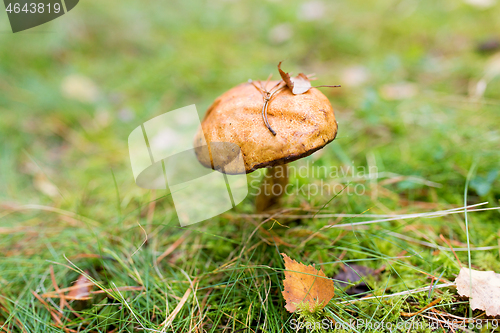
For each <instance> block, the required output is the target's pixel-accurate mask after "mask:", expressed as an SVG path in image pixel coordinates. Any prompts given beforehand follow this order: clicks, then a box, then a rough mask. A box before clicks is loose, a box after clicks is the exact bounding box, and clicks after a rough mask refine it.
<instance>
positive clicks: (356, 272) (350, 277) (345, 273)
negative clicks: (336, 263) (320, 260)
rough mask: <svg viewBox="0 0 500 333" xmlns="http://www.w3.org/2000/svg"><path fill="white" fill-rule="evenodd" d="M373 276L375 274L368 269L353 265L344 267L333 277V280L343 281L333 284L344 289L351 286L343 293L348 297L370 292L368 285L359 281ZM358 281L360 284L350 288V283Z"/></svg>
mask: <svg viewBox="0 0 500 333" xmlns="http://www.w3.org/2000/svg"><path fill="white" fill-rule="evenodd" d="M375 274H376V272H375V271H374V270H373V269H371V268H369V267H365V266H361V265H356V264H353V265H349V266H344V267H343V268H342V270H341V271H340V272H339V273H338V274H337V275H335V277H334V278H333V279H334V280H338V281H343V282H338V281H336V282H335V283H336V284H337V285H338V287H340V288H346V287H347V286H350V285H351V288H349V289H347V290H346V291H345V292H346V294H348V295H355V294H361V293H364V292H367V291H368V290H370V289H369V288H368V285H367V284H366V283H365V282H364V281H361V279H362V278H364V277H366V276H370V275H375ZM358 281H361V282H360V283H357V284H356V285H354V286H352V283H356V282H358ZM344 282H346V283H344ZM347 282H350V283H347Z"/></svg>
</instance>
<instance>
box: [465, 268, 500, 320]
mask: <svg viewBox="0 0 500 333" xmlns="http://www.w3.org/2000/svg"><path fill="white" fill-rule="evenodd" d="M470 271H471V272H472V274H470V273H469V269H468V268H465V267H462V269H461V270H460V274H458V276H457V278H456V279H455V284H456V285H457V291H458V294H459V295H460V296H466V297H469V301H470V306H471V308H472V309H473V310H475V309H479V310H484V311H486V314H487V315H488V316H499V315H500V274H498V273H495V272H493V271H476V270H474V269H472V270H470Z"/></svg>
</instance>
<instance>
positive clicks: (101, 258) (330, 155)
mask: <svg viewBox="0 0 500 333" xmlns="http://www.w3.org/2000/svg"><path fill="white" fill-rule="evenodd" d="M323 5H324V8H325V9H324V11H322V12H323V13H324V16H323V17H322V18H320V19H317V20H312V21H307V20H302V19H300V17H301V15H302V13H303V12H304V11H305V10H304V8H303V7H301V6H302V2H300V1H297V0H292V1H253V2H249V1H247V2H245V1H222V0H217V1H199V2H198V1H180V0H179V1H169V2H168V4H167V3H166V2H165V3H163V2H139V1H135V2H134V1H123V0H122V1H116V0H111V1H106V2H97V1H83V2H80V3H79V4H78V6H77V7H75V9H74V10H72V11H71V12H70V13H69V14H67V15H65V16H63V17H61V18H60V19H57V20H55V21H53V22H51V23H48V24H46V25H43V26H40V27H37V28H34V29H32V30H29V31H26V32H22V33H17V34H11V33H10V30H9V29H10V27H9V26H8V22H7V16H6V14H5V13H3V14H0V15H1V16H2V17H3V19H2V20H0V31H2V34H0V331H2V330H3V331H6V332H65V329H66V330H67V331H66V332H73V331H78V332H137V331H141V330H158V331H161V329H162V323H163V322H164V321H165V320H166V319H167V318H168V317H169V315H172V313H175V312H174V309H176V307H177V306H178V305H179V304H181V305H182V306H180V307H179V309H178V313H177V314H176V315H175V319H174V320H173V321H172V326H171V327H170V328H169V330H170V331H171V330H174V331H176V332H188V331H189V330H192V329H194V328H196V329H197V330H198V331H199V332H203V331H207V332H261V331H262V332H292V331H293V330H292V328H291V326H290V323H291V321H292V320H294V319H297V318H298V315H297V314H293V315H292V314H289V313H288V312H287V311H286V310H285V308H284V304H285V302H284V300H283V297H282V295H281V290H282V288H283V284H282V280H283V278H284V274H283V269H284V266H283V261H282V257H281V255H280V253H281V252H285V253H287V254H288V255H289V256H290V257H291V258H293V259H296V260H298V261H301V262H303V263H316V264H317V265H319V266H318V267H321V268H322V269H323V270H324V272H325V273H326V275H327V276H329V277H334V276H335V274H336V273H338V272H339V271H340V270H341V269H342V266H343V265H350V264H354V263H355V264H359V265H364V266H368V267H370V268H373V269H378V268H381V267H382V266H385V269H384V270H383V271H382V272H381V273H380V274H379V275H378V276H376V277H374V278H368V280H367V282H368V284H369V285H370V287H371V290H370V291H369V292H368V293H369V294H373V295H377V296H382V295H391V294H395V293H401V292H405V291H408V290H412V289H417V288H423V287H425V288H427V289H426V291H423V292H420V293H417V294H412V295H408V294H403V295H399V296H394V297H386V298H380V299H375V298H371V299H367V300H357V299H358V298H359V296H351V295H347V294H346V293H345V292H344V291H342V290H341V289H336V296H335V297H334V298H333V299H332V301H331V302H330V303H329V304H328V306H327V307H326V308H325V312H324V316H325V317H329V318H332V319H334V320H335V321H337V322H339V323H342V322H344V323H348V322H349V321H350V320H356V319H363V320H366V321H371V322H372V323H375V322H377V321H386V322H391V323H394V324H396V323H398V322H402V321H404V320H406V321H410V322H414V323H415V322H418V323H423V324H424V326H423V327H421V329H420V331H422V332H425V331H429V330H430V328H429V327H428V326H427V323H428V319H426V318H425V317H423V316H420V315H417V316H414V317H404V316H401V312H417V311H418V310H419V309H422V308H423V307H425V306H426V305H428V304H430V303H431V302H432V301H433V300H435V299H437V298H438V297H440V298H441V302H440V303H439V304H437V305H435V307H434V308H435V309H436V310H438V311H442V312H446V313H450V314H453V315H456V316H459V317H467V318H468V317H469V316H478V315H481V314H482V312H481V311H477V310H476V311H474V312H473V313H470V311H469V304H468V302H467V301H466V300H465V299H459V298H457V297H456V290H455V288H453V287H448V288H436V289H433V291H432V293H430V292H429V290H430V289H431V288H430V286H431V285H432V284H434V283H436V281H435V280H434V279H432V278H431V277H435V278H440V277H441V278H442V279H444V280H448V281H454V279H455V277H456V275H457V274H458V271H459V268H460V266H459V263H458V262H457V260H456V258H455V256H454V254H453V253H452V252H451V251H448V250H447V249H448V246H447V245H446V243H444V242H443V241H442V240H441V238H440V237H439V235H440V234H442V235H443V236H444V237H445V238H446V239H447V240H449V241H450V242H451V243H452V245H453V246H454V247H460V248H467V247H468V244H467V234H466V229H465V216H464V214H463V213H461V214H449V215H446V216H440V217H435V218H422V217H419V218H413V219H397V220H392V221H384V222H379V223H373V224H368V225H360V226H354V227H350V226H346V227H342V228H323V227H325V226H326V225H329V224H334V223H335V224H349V223H356V222H362V221H368V220H374V219H376V218H373V217H368V215H369V214H410V213H423V212H432V211H440V210H446V209H451V208H456V207H461V206H463V205H464V200H465V202H467V203H468V204H476V203H482V202H486V201H487V202H488V204H487V205H484V206H482V207H484V208H486V207H496V206H499V199H500V190H499V188H500V187H499V185H500V182H499V178H498V176H497V172H498V170H499V169H500V165H499V157H500V154H499V149H498V148H499V143H500V132H499V125H500V113H499V112H498V111H499V108H500V76H499V75H497V76H493V77H492V78H491V80H490V81H489V82H488V85H487V87H486V90H485V91H484V95H483V96H479V97H473V96H472V95H473V91H474V89H475V86H476V84H477V82H478V81H479V80H481V79H482V78H483V77H484V76H485V75H490V74H491V73H493V71H494V70H493V69H492V66H491V65H490V64H491V62H492V61H495V60H494V59H495V58H494V54H493V53H479V52H477V51H476V46H477V44H478V43H479V42H482V41H484V40H487V39H488V38H491V37H495V36H496V38H498V37H499V36H498V33H497V32H498V31H500V20H498V17H499V15H500V6H499V5H498V4H497V5H496V6H494V7H492V8H489V9H478V8H475V7H472V6H470V5H467V4H465V3H462V2H459V1H451V0H447V1H441V2H433V1H427V0H425V1H413V0H404V1H388V0H387V1H386V0H383V1H377V2H367V1H361V0H355V1H335V2H330V1H324V2H323ZM280 24H285V30H286V29H289V30H291V32H292V35H291V37H290V38H289V39H288V40H285V41H283V42H281V43H276V42H273V41H272V38H270V34H271V32H272V31H273V28H275V27H276V26H277V25H280ZM497 52H498V50H497ZM279 61H284V62H283V68H284V69H285V70H286V71H292V72H294V73H298V72H305V73H312V72H314V73H316V77H317V78H318V81H316V82H318V84H341V85H342V86H343V87H342V88H339V89H327V88H324V89H323V92H324V93H325V94H326V95H327V96H328V97H329V98H330V101H331V102H332V105H333V107H334V109H335V111H336V117H337V120H338V122H339V135H338V137H337V139H336V140H335V141H334V142H332V143H331V144H329V145H328V146H326V147H325V148H324V149H323V150H321V151H320V152H318V153H316V154H314V155H312V156H310V157H307V158H305V159H302V160H300V161H297V162H294V163H293V166H295V167H296V168H299V167H301V166H302V167H304V168H306V167H308V168H310V170H311V168H318V167H321V166H324V167H328V168H330V167H336V168H343V170H346V168H348V167H349V166H351V167H352V166H354V167H359V168H369V167H370V166H376V167H377V169H378V171H379V172H380V173H383V174H382V175H384V177H382V178H380V179H377V180H374V181H365V180H359V179H354V180H349V179H346V177H330V176H328V175H326V174H319V175H314V177H312V176H311V177H304V176H303V175H300V174H298V175H295V176H294V177H292V179H291V182H292V184H295V185H297V186H298V187H300V186H301V185H308V184H321V181H323V183H324V184H325V183H327V184H336V185H337V187H335V188H336V189H341V188H343V187H344V186H346V185H348V184H349V186H348V187H347V188H346V189H345V190H344V192H342V193H340V195H338V196H336V197H335V198H334V199H333V200H332V197H334V196H335V193H333V192H332V193H330V192H324V193H320V194H317V195H311V196H307V195H302V194H300V193H298V194H296V195H291V196H288V197H286V198H285V200H284V202H283V208H296V209H297V210H295V211H293V212H292V213H293V214H296V215H302V217H297V218H287V217H284V216H279V217H275V219H276V220H277V221H278V222H279V223H275V221H273V220H268V221H266V219H265V218H263V217H261V216H254V215H252V214H253V213H254V208H253V197H252V196H249V197H248V198H247V199H246V200H245V201H244V202H243V203H241V204H240V205H238V206H237V207H236V208H235V209H233V210H231V211H229V212H226V213H224V214H222V215H221V216H218V217H216V218H213V219H210V220H207V221H204V222H202V223H198V224H194V225H191V226H188V227H186V228H181V227H180V226H179V221H178V219H177V215H176V213H175V210H174V207H173V202H172V198H171V197H170V196H169V193H168V192H167V191H159V190H158V191H148V190H144V189H141V188H139V187H137V186H136V185H135V183H134V179H133V176H132V171H131V168H130V162H129V156H128V147H127V137H128V134H129V133H130V132H131V131H132V130H133V129H134V128H135V127H137V126H138V125H139V124H141V123H143V122H144V121H146V120H148V119H151V118H153V117H154V116H156V115H159V114H162V113H164V112H167V111H170V110H174V109H176V108H180V107H183V106H186V105H190V104H196V106H197V109H198V112H199V113H200V115H202V114H203V113H204V111H205V110H206V109H207V108H208V106H209V105H210V104H211V102H212V101H213V100H214V99H215V98H216V97H217V96H218V95H220V94H221V93H223V92H224V91H226V90H228V89H229V88H231V87H232V86H234V85H236V84H238V83H240V82H244V81H246V80H248V79H249V78H252V79H254V80H258V79H265V78H267V76H268V75H269V73H273V74H274V77H275V78H276V77H277V75H278V72H277V69H276V65H277V64H278V62H279ZM496 61H497V62H496V64H497V65H496V66H498V61H499V60H496ZM359 67H361V68H362V71H364V73H366V74H367V79H366V80H365V81H364V82H359V83H358V84H354V82H353V81H352V75H349V74H348V72H347V71H346V70H348V69H351V68H359ZM488 73H490V74H488ZM70 75H81V76H83V77H85V78H88V79H90V80H91V81H92V82H93V83H94V84H95V86H96V87H97V97H96V98H95V99H92V100H90V101H78V100H76V99H74V98H69V97H67V95H65V94H64V93H63V89H62V86H63V85H64V82H67V81H65V79H66V78H67V77H68V76H70ZM401 82H410V83H412V84H413V86H412V87H414V88H415V89H416V93H415V94H409V95H408V97H406V98H403V99H400V100H393V99H390V98H389V99H388V98H387V87H388V85H392V84H399V85H401ZM313 163H314V164H313ZM474 166H475V167H474ZM339 170H340V169H339ZM470 170H472V173H471V176H470V178H471V179H470V184H469V190H468V192H467V193H465V194H466V198H464V188H465V184H466V179H467V175H468V173H469V171H470ZM260 174H261V173H258V174H256V175H260ZM400 176H402V177H400ZM410 176H413V178H411V177H410ZM254 179H256V178H254V175H250V176H249V180H254ZM349 181H350V183H349ZM356 185H359V186H360V187H358V188H363V189H364V191H363V193H358V194H352V193H351V195H349V192H348V191H349V190H351V191H353V190H354V188H355V186H356ZM330 200H331V201H330ZM325 204H326V205H325ZM322 207H324V208H323V209H322V210H321V212H319V213H318V214H317V215H316V216H314V217H313V215H314V214H315V213H316V212H317V209H319V208H322ZM325 214H353V215H354V216H355V217H343V218H342V217H325V216H324V215H325ZM499 217H500V216H499V212H498V211H495V210H490V211H483V212H469V213H468V214H467V222H468V228H469V229H468V230H469V241H470V247H471V248H476V247H491V249H489V250H479V251H471V252H470V254H471V258H470V259H471V262H470V263H471V265H472V267H473V268H476V269H481V270H494V271H496V272H500V260H499V255H500V252H499V249H498V246H499V239H500V234H499V232H498V230H499V227H498V226H499V223H500V218H499ZM263 221H266V222H265V223H263ZM271 227H272V229H271ZM269 229H271V230H269ZM146 235H147V237H146ZM401 235H402V236H404V237H402V236H401ZM408 237H410V238H411V239H413V240H412V241H409V240H408ZM180 238H182V241H181V242H178V244H177V247H175V249H174V250H173V251H172V252H171V253H170V254H169V255H168V256H166V257H165V258H163V259H162V260H161V261H160V262H159V263H157V258H158V257H159V256H160V255H161V254H162V253H163V252H164V251H165V250H167V249H168V248H169V247H170V246H172V244H174V243H175V242H176V241H177V240H178V239H180ZM415 240H416V241H415ZM423 242H427V245H423V244H424V243H423ZM429 243H430V244H429ZM441 247H444V248H441ZM457 255H458V257H459V259H460V261H461V263H462V264H463V265H464V266H467V265H468V264H469V260H468V253H467V251H460V252H457ZM51 267H52V269H53V271H54V276H55V278H54V280H55V281H56V282H57V284H58V286H59V288H66V287H70V286H71V285H72V282H73V281H75V280H76V279H77V278H78V276H79V275H80V273H81V272H85V274H88V276H89V277H90V278H91V279H93V281H94V283H95V286H94V288H93V291H97V290H99V288H102V289H104V290H106V291H107V292H105V293H97V294H93V295H92V298H91V300H87V301H73V302H71V303H70V305H71V307H72V309H68V308H67V307H66V308H65V309H64V310H63V311H62V313H60V315H59V317H60V319H54V317H53V315H52V314H57V313H58V311H59V310H58V308H59V305H60V304H59V299H48V298H43V297H42V299H43V300H44V301H45V302H46V305H44V304H43V302H41V301H40V300H39V299H37V298H36V297H35V296H34V294H33V292H34V293H36V294H37V295H42V294H44V293H47V292H51V291H53V290H54V286H53V283H52V279H51V274H50V272H51ZM439 283H442V282H439ZM125 286H133V287H136V288H134V290H128V291H127V290H121V291H119V292H117V291H116V288H117V287H125ZM191 287H193V288H194V290H195V292H191V293H190V294H189V295H188V296H186V297H187V298H186V299H185V300H183V299H182V298H183V296H184V295H186V292H187V291H188V290H189V289H190V288H191ZM354 299H356V300H357V301H356V302H353V303H352V304H351V303H347V302H345V301H348V300H354ZM184 301H185V302H184ZM51 312H52V314H51ZM423 315H426V316H432V312H429V311H427V312H425V313H423ZM59 317H58V318H59ZM438 318H439V317H438ZM480 318H482V319H485V317H484V316H482V317H480ZM58 320H60V323H58ZM169 330H166V331H169ZM195 331H196V330H195ZM358 331H359V332H364V331H368V332H369V331H372V329H366V330H365V328H359V329H358ZM405 331H407V330H405Z"/></svg>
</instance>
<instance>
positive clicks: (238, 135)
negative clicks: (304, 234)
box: [194, 81, 337, 174]
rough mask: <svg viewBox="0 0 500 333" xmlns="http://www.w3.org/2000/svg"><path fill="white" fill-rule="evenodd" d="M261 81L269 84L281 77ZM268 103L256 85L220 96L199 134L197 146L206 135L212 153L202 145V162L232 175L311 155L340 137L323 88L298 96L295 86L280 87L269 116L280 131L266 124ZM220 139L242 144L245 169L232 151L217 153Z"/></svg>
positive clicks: (211, 108) (200, 157) (196, 140)
mask: <svg viewBox="0 0 500 333" xmlns="http://www.w3.org/2000/svg"><path fill="white" fill-rule="evenodd" d="M260 83H261V84H264V85H266V86H267V87H264V88H268V87H273V86H275V85H276V84H277V83H278V81H271V82H268V83H267V84H266V83H263V82H260ZM285 88H286V87H285ZM263 104H264V101H263V97H262V94H261V92H260V91H259V90H258V89H257V88H256V86H255V85H253V84H252V83H242V84H240V85H238V86H236V87H234V88H232V89H230V90H229V91H227V92H226V93H224V94H222V95H221V96H220V97H218V98H217V99H216V100H215V102H214V103H213V104H212V105H211V106H210V108H209V109H208V111H207V112H206V114H205V117H204V119H203V121H202V123H201V128H200V129H199V130H198V132H197V134H196V136H195V145H194V146H195V147H198V146H201V145H202V142H203V135H205V139H206V142H207V145H208V148H209V149H208V153H209V154H210V156H207V153H204V152H207V150H206V149H204V150H202V149H199V150H197V157H198V160H199V161H200V162H201V163H202V164H203V165H204V166H205V167H208V168H214V169H218V170H221V169H222V167H224V171H223V172H225V173H227V174H238V173H250V172H252V171H254V170H256V169H259V168H264V167H272V166H277V165H282V164H286V163H289V162H291V161H294V160H297V159H300V158H302V157H305V156H308V155H311V154H312V153H314V152H315V151H317V150H319V149H321V148H323V147H324V146H325V145H326V144H328V143H329V142H331V141H333V139H335V136H336V135H337V122H336V121H335V116H334V113H333V108H332V106H331V104H330V102H329V101H328V98H326V96H325V95H323V93H321V92H320V91H319V90H318V89H315V88H311V89H309V90H308V91H307V92H305V93H302V94H298V95H294V94H292V91H291V90H290V89H281V90H280V91H279V92H277V93H276V94H274V96H273V97H272V99H271V100H270V102H269V104H268V108H267V116H268V122H269V125H270V126H271V127H272V128H273V129H274V131H275V133H276V135H273V133H272V132H271V130H270V129H268V128H267V127H266V125H265V124H264V122H263V118H262V112H263ZM219 142H220V143H223V142H229V143H234V144H236V145H237V146H239V147H240V149H241V151H240V153H241V154H242V155H243V156H242V157H243V161H244V167H245V170H243V169H242V167H241V166H238V165H241V164H238V163H231V161H232V160H234V159H235V157H236V156H234V155H235V152H233V151H232V150H231V151H218V152H215V151H214V148H212V147H211V143H219ZM219 147H220V145H219ZM228 147H230V146H228ZM226 150H227V149H226ZM231 153H232V154H231ZM214 156H215V158H214Z"/></svg>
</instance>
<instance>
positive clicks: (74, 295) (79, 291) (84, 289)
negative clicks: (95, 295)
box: [68, 274, 91, 300]
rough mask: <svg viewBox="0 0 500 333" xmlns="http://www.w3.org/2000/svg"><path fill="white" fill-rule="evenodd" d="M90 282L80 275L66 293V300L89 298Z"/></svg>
mask: <svg viewBox="0 0 500 333" xmlns="http://www.w3.org/2000/svg"><path fill="white" fill-rule="evenodd" d="M90 288H91V285H90V280H89V279H87V277H86V276H85V275H83V274H82V275H80V276H79V277H78V279H77V280H76V282H75V284H74V285H73V288H72V289H71V291H70V292H69V293H68V299H76V300H85V299H89V297H90Z"/></svg>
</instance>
